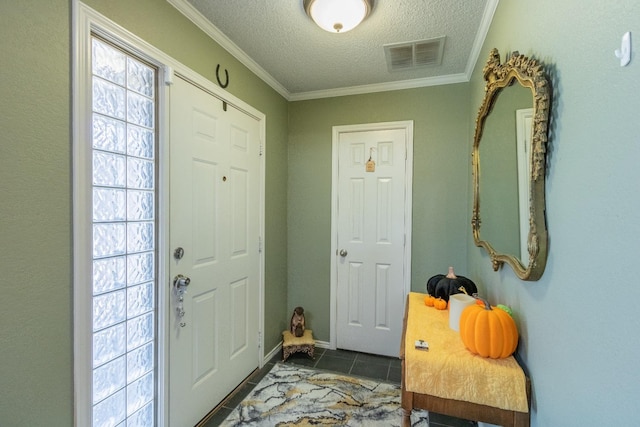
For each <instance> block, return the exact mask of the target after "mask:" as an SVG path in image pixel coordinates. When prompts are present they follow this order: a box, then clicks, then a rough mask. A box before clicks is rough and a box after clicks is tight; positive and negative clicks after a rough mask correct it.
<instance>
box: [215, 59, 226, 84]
mask: <svg viewBox="0 0 640 427" xmlns="http://www.w3.org/2000/svg"><path fill="white" fill-rule="evenodd" d="M224 75H225V79H226V81H225V82H224V83H222V82H221V81H220V64H218V66H217V67H216V79H217V80H218V84H219V85H220V87H221V88H223V89H224V88H226V87H227V86H229V73H228V72H227V69H226V68H225V69H224Z"/></svg>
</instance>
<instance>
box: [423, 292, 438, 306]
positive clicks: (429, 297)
mask: <svg viewBox="0 0 640 427" xmlns="http://www.w3.org/2000/svg"><path fill="white" fill-rule="evenodd" d="M435 300H436V298H435V297H434V296H433V295H427V296H426V297H424V305H426V306H427V307H433V303H434V302H435Z"/></svg>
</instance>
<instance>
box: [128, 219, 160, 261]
mask: <svg viewBox="0 0 640 427" xmlns="http://www.w3.org/2000/svg"><path fill="white" fill-rule="evenodd" d="M154 240H155V239H154V230H153V222H129V223H127V252H129V253H132V252H144V251H149V250H152V249H153V247H154Z"/></svg>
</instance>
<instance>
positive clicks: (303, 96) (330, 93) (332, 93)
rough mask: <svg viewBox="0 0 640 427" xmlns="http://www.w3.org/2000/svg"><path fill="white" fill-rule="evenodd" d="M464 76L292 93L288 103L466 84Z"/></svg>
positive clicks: (457, 75) (453, 75)
mask: <svg viewBox="0 0 640 427" xmlns="http://www.w3.org/2000/svg"><path fill="white" fill-rule="evenodd" d="M468 81H469V79H468V78H467V76H466V74H462V73H460V74H449V75H446V76H438V77H426V78H423V79H412V80H401V81H396V82H388V83H375V84H370V85H362V86H351V87H341V88H336V89H326V90H315V91H310V92H298V93H292V94H291V95H290V96H289V101H306V100H309V99H319V98H333V97H337V96H348V95H362V94H365V93H376V92H388V91H392V90H403V89H415V88H419V87H427V86H441V85H448V84H453V83H466V82H468Z"/></svg>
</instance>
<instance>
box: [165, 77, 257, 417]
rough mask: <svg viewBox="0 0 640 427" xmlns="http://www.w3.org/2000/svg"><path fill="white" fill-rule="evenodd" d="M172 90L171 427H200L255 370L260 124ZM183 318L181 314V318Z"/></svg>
mask: <svg viewBox="0 0 640 427" xmlns="http://www.w3.org/2000/svg"><path fill="white" fill-rule="evenodd" d="M174 80H175V82H174V84H173V86H172V88H171V107H170V108H171V138H170V147H171V148H170V157H171V159H170V215H171V218H170V248H171V251H172V252H173V251H174V250H176V249H177V248H182V250H183V255H182V258H180V259H178V257H175V256H173V254H172V258H171V263H170V264H171V266H170V272H169V273H170V277H171V278H173V277H175V276H177V275H178V274H182V275H184V276H185V277H188V278H190V283H189V284H188V286H186V287H185V289H186V294H184V297H183V301H182V302H181V301H179V298H178V295H176V294H175V293H174V292H173V291H172V292H171V306H170V307H171V310H172V312H171V313H170V316H169V318H170V324H169V333H170V338H169V388H168V394H169V420H170V426H173V427H184V426H193V425H195V424H196V423H197V422H198V421H199V420H200V419H202V417H204V416H205V415H206V414H207V413H208V412H209V411H210V410H211V409H213V408H214V406H215V405H217V404H218V403H219V402H220V401H221V400H222V399H223V398H224V397H225V396H226V395H227V394H228V393H229V392H230V391H232V390H233V389H234V388H235V387H236V386H237V385H238V384H239V383H240V382H242V380H243V379H244V378H245V377H247V376H248V375H249V374H250V373H251V372H252V371H253V370H254V369H256V368H257V367H258V364H259V355H258V347H259V345H258V329H259V323H258V313H259V309H258V302H259V280H260V278H259V275H260V257H259V244H258V243H259V237H260V236H259V232H260V225H259V221H260V219H259V211H260V209H259V203H260V200H259V199H260V190H259V184H260V174H259V170H260V159H259V157H260V147H259V143H260V135H259V123H258V121H257V120H255V119H254V118H252V117H250V116H248V115H246V114H244V113H242V112H240V111H238V110H236V109H235V108H233V107H232V106H229V108H228V109H227V111H223V108H222V101H220V100H219V99H217V98H215V97H213V96H212V95H210V94H209V93H207V92H205V91H203V90H201V89H199V88H197V87H196V86H194V85H192V84H190V83H188V82H186V81H184V80H183V79H181V78H175V79H174ZM181 309H182V310H184V315H180V310H181Z"/></svg>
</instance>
